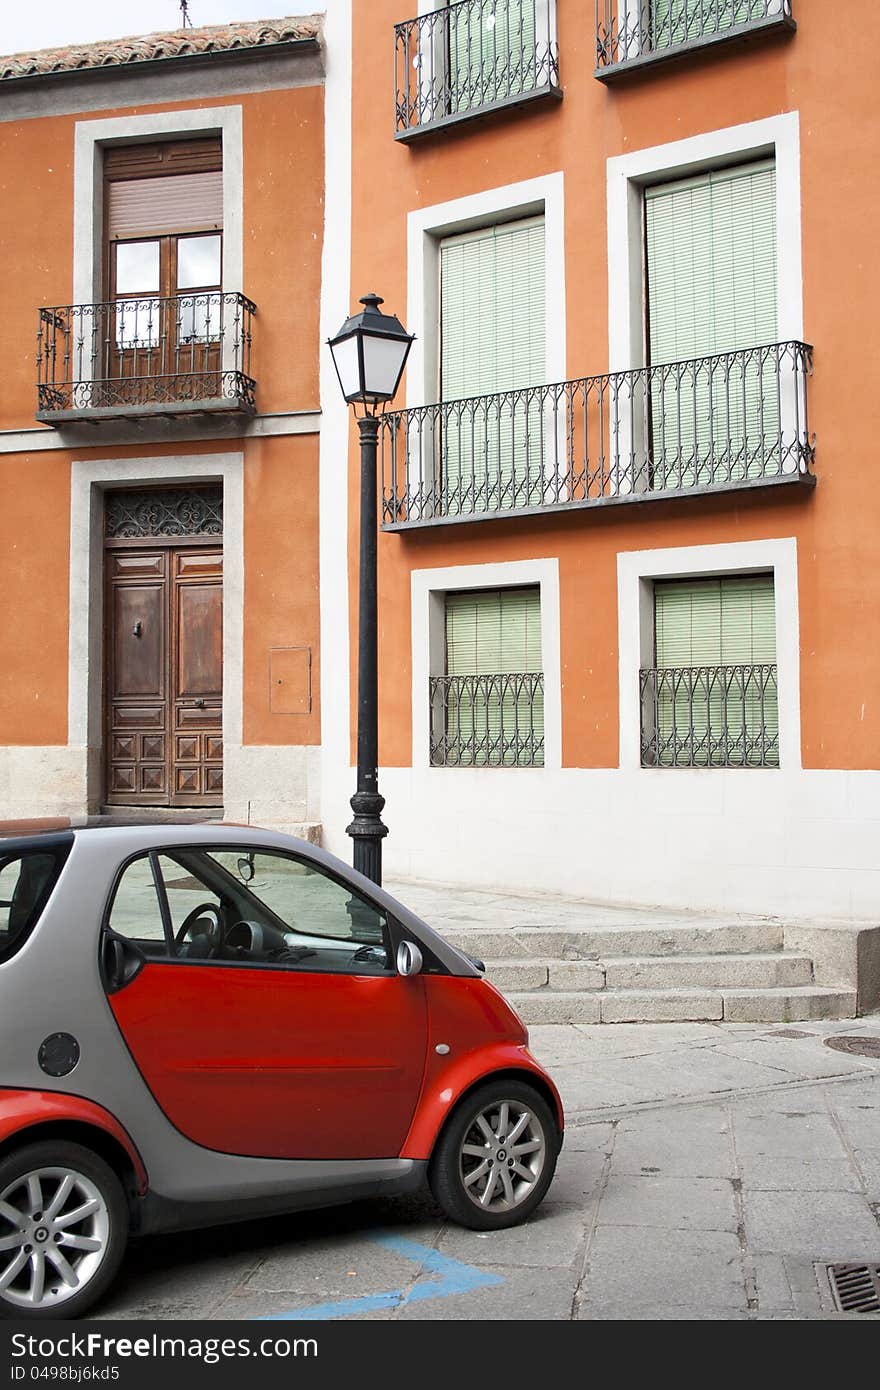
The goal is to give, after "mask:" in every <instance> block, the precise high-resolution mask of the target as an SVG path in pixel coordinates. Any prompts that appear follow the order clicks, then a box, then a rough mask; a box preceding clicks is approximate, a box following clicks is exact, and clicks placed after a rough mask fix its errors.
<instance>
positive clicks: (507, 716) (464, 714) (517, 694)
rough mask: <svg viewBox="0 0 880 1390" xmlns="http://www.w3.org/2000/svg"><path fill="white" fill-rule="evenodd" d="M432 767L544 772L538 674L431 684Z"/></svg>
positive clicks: (437, 679)
mask: <svg viewBox="0 0 880 1390" xmlns="http://www.w3.org/2000/svg"><path fill="white" fill-rule="evenodd" d="M430 727H431V766H432V767H543V766H544V676H543V674H542V673H540V672H530V673H513V674H511V673H506V674H498V675H491V676H432V677H431V679H430Z"/></svg>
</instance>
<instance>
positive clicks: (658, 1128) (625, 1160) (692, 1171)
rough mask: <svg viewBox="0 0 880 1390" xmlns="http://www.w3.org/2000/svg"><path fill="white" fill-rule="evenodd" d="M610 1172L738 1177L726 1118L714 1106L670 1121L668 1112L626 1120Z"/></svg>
mask: <svg viewBox="0 0 880 1390" xmlns="http://www.w3.org/2000/svg"><path fill="white" fill-rule="evenodd" d="M611 1172H612V1174H614V1175H618V1174H636V1175H641V1174H645V1173H648V1172H656V1173H657V1174H658V1175H661V1176H664V1177H679V1178H684V1177H706V1178H733V1177H735V1176H736V1172H735V1167H734V1160H733V1150H732V1146H731V1142H730V1134H729V1132H728V1126H727V1117H726V1116H725V1113H724V1111H723V1110H721V1109H718V1108H717V1107H715V1106H700V1107H694V1108H692V1109H690V1110H689V1111H688V1112H687V1114H686V1115H679V1116H677V1117H676V1123H670V1117H669V1114H668V1113H667V1112H665V1111H657V1110H655V1111H648V1112H646V1113H645V1114H643V1115H638V1116H628V1117H626V1118H624V1119H621V1121H620V1123H619V1125H618V1127H617V1134H616V1136H615V1139H614V1152H613V1155H612V1159H611Z"/></svg>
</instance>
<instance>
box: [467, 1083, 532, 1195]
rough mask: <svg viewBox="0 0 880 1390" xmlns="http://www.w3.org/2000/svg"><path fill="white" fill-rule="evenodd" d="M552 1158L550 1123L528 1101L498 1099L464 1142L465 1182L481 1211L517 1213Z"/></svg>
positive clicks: (477, 1118) (476, 1119)
mask: <svg viewBox="0 0 880 1390" xmlns="http://www.w3.org/2000/svg"><path fill="white" fill-rule="evenodd" d="M546 1159H547V1142H546V1138H545V1135H544V1127H543V1125H542V1124H541V1122H540V1120H539V1119H538V1117H537V1115H536V1114H535V1113H534V1111H533V1110H531V1109H530V1108H529V1107H528V1106H527V1105H525V1104H523V1102H522V1101H517V1100H501V1101H493V1102H492V1104H491V1105H487V1106H484V1108H483V1109H482V1110H480V1112H479V1113H478V1114H477V1115H476V1116H475V1117H474V1120H473V1122H472V1124H471V1125H470V1126H469V1128H468V1130H467V1132H466V1133H465V1136H464V1139H463V1141H462V1145H461V1151H460V1160H459V1161H460V1170H461V1181H462V1185H463V1187H464V1190H465V1192H466V1193H467V1195H468V1197H469V1198H470V1200H471V1201H472V1202H473V1204H474V1206H476V1207H478V1208H479V1209H480V1210H481V1211H485V1212H506V1211H514V1210H515V1209H516V1208H517V1207H519V1206H521V1204H522V1203H523V1202H525V1201H526V1200H527V1198H528V1197H529V1196H530V1194H531V1193H532V1192H533V1191H534V1188H535V1184H536V1183H537V1182H538V1180H539V1179H540V1177H541V1174H542V1173H543V1171H544V1164H545V1162H546Z"/></svg>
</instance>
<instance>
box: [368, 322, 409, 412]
mask: <svg viewBox="0 0 880 1390" xmlns="http://www.w3.org/2000/svg"><path fill="white" fill-rule="evenodd" d="M408 351H409V342H408V340H407V339H405V338H404V339H400V338H371V337H370V335H369V334H368V333H365V334H364V385H365V388H366V394H367V395H368V396H376V397H378V398H380V399H385V400H388V399H390V398H391V396H393V395H394V392H395V390H396V388H397V383H398V380H399V379H400V373H401V371H402V370H403V364H404V362H405V361H406V354H407V352H408Z"/></svg>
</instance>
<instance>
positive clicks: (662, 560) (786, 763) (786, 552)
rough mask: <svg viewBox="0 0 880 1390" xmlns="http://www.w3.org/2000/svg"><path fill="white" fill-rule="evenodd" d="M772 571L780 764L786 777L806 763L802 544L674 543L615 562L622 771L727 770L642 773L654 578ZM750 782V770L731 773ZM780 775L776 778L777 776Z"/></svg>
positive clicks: (663, 774) (791, 541)
mask: <svg viewBox="0 0 880 1390" xmlns="http://www.w3.org/2000/svg"><path fill="white" fill-rule="evenodd" d="M768 571H772V574H773V593H774V606H775V615H776V665H777V671H778V677H777V679H778V688H779V765H780V768H782V769H784V770H785V772H786V773H788V772H791V771H793V770H797V769H799V768H800V766H801V702H800V634H799V616H798V577H797V541H796V539H795V538H794V537H788V538H785V539H781V540H769V541H741V542H732V543H730V544H724V545H695V546H677V547H675V548H670V549H668V550H631V551H623V552H621V553H620V554H619V555H618V557H617V612H618V650H619V672H618V681H619V687H620V766H621V768H625V769H630V770H631V769H639V770H640V771H641V772H643V773H644V774H645V775H646V776H653V777H684V776H687V775H692V776H697V777H708V776H712V775H714V774H717V773H720V772H722V771H723V769H720V768H719V769H705V768H698V769H693V770H691V771H690V774H689V772H688V770H687V769H683V768H677V769H674V770H672V769H667V768H642V766H641V709H640V701H639V668H640V667H641V666H644V665H646V664H647V665H650V664H652V663H651V662H649V661H646V660H645V658H646V657H647V655H648V652H649V650H650V647H651V636H652V631H653V586H652V581H653V580H655V579H692V578H704V577H710V576H714V575H722V574H723V575H728V574H749V573H752V574H756V573H767V572H768ZM732 771H733V773H734V774H735V775H736V776H742V777H751V776H754V775H755V773H754V771H753V770H751V769H749V770H742V769H733V770H732ZM774 775H775V773H774Z"/></svg>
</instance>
